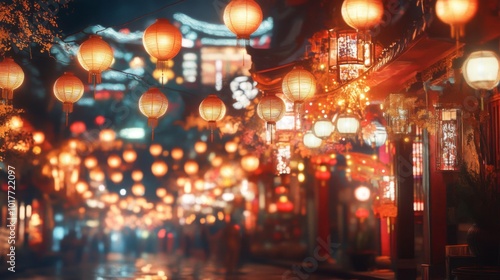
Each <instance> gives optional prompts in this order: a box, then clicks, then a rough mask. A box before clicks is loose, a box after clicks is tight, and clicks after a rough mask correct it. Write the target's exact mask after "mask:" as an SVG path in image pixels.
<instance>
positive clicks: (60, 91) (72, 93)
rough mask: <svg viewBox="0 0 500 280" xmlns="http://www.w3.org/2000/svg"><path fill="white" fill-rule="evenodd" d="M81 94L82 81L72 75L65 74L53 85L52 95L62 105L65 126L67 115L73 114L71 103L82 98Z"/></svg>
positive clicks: (82, 89) (82, 90) (82, 88)
mask: <svg viewBox="0 0 500 280" xmlns="http://www.w3.org/2000/svg"><path fill="white" fill-rule="evenodd" d="M83 92H84V86H83V83H82V81H81V80H80V79H78V78H77V77H76V76H75V75H73V73H69V72H65V73H64V74H63V75H62V76H61V77H59V78H58V79H57V80H56V82H55V83H54V95H55V96H56V98H57V99H58V100H59V101H61V102H62V103H63V112H64V113H66V125H68V114H69V113H71V112H73V103H75V102H77V101H78V100H80V98H82V96H83Z"/></svg>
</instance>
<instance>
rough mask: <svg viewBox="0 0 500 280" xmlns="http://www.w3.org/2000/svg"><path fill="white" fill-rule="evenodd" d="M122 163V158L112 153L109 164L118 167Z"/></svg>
mask: <svg viewBox="0 0 500 280" xmlns="http://www.w3.org/2000/svg"><path fill="white" fill-rule="evenodd" d="M121 164H122V159H121V158H120V156H118V155H110V156H109V157H108V166H109V167H111V168H118V167H119V166H120V165H121Z"/></svg>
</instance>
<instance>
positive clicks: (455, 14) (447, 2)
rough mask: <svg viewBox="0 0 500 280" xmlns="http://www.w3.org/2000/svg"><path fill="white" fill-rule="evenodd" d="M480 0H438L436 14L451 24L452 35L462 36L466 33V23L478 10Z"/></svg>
mask: <svg viewBox="0 0 500 280" xmlns="http://www.w3.org/2000/svg"><path fill="white" fill-rule="evenodd" d="M477 8H478V0H437V1H436V15H437V17H438V18H439V19H440V20H441V21H443V22H444V23H446V24H448V25H450V26H451V37H452V38H457V40H458V38H460V37H463V36H464V35H465V24H466V23H467V22H469V21H470V20H471V19H472V18H473V17H474V15H475V14H476V12H477Z"/></svg>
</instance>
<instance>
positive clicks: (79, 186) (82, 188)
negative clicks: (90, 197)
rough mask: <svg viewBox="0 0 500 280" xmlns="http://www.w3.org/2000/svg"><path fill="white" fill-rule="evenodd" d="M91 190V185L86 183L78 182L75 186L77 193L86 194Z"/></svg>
mask: <svg viewBox="0 0 500 280" xmlns="http://www.w3.org/2000/svg"><path fill="white" fill-rule="evenodd" d="M88 189H89V185H88V184H87V183H86V182H85V181H78V182H77V183H76V184H75V190H76V192H77V193H80V194H82V193H84V192H86V191H87V190H88Z"/></svg>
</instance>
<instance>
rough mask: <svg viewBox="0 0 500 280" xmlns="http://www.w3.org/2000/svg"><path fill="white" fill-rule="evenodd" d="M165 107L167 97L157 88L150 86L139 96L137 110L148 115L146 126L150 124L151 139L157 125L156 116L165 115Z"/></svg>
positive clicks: (166, 106) (166, 105)
mask: <svg viewBox="0 0 500 280" xmlns="http://www.w3.org/2000/svg"><path fill="white" fill-rule="evenodd" d="M167 108H168V99H167V97H166V96H165V95H164V94H163V93H162V92H161V91H160V90H159V89H158V88H155V87H152V88H150V89H149V90H148V91H146V92H145V93H144V94H142V96H141V98H139V110H141V113H142V114H143V115H144V116H146V117H148V126H151V138H153V139H154V129H155V127H156V126H158V118H160V117H161V116H163V115H165V113H166V112H167Z"/></svg>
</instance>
